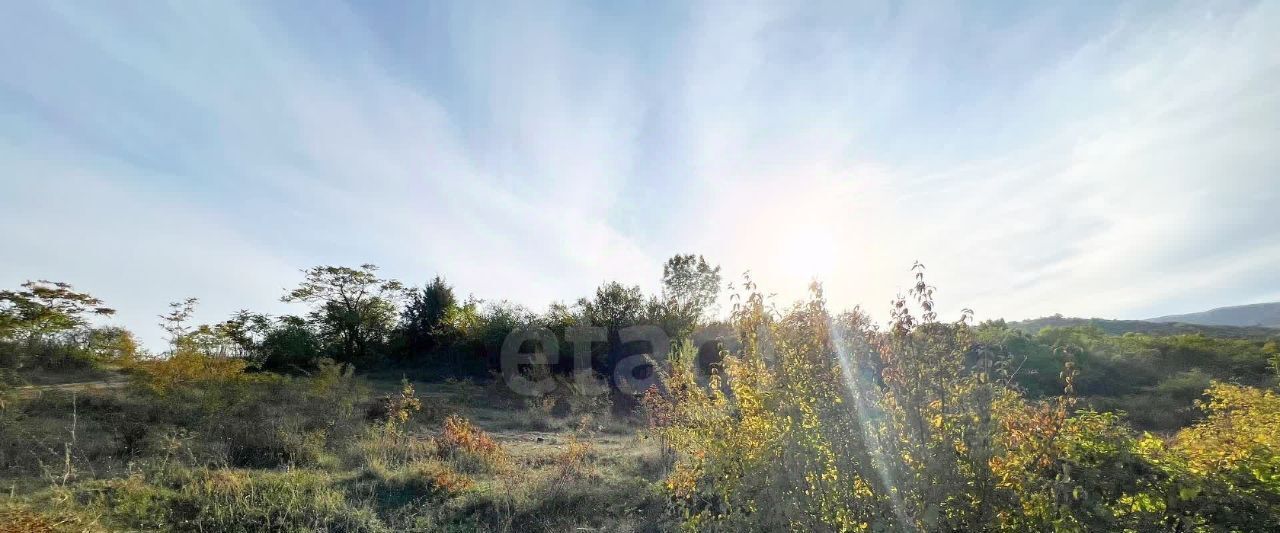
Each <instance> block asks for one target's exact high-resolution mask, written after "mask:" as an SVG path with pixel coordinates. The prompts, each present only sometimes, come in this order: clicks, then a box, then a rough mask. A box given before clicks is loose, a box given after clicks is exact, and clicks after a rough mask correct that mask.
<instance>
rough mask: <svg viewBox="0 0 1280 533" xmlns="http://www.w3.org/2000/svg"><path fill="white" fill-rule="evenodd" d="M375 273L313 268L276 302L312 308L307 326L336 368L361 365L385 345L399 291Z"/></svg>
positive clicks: (397, 284) (371, 267) (371, 268)
mask: <svg viewBox="0 0 1280 533" xmlns="http://www.w3.org/2000/svg"><path fill="white" fill-rule="evenodd" d="M377 270H378V267H377V266H374V265H370V264H365V265H361V266H360V267H359V268H350V267H339V266H317V267H313V268H310V269H307V270H304V271H303V274H305V279H303V281H302V283H300V284H299V285H298V287H297V288H295V289H293V290H291V291H289V292H288V293H286V294H285V295H284V296H283V297H282V298H281V301H284V302H303V303H308V304H312V305H313V306H314V308H313V309H312V311H311V320H312V322H313V323H315V324H316V325H317V326H319V329H320V333H321V335H322V336H323V337H324V338H325V339H326V341H328V342H329V343H330V344H331V346H333V348H334V351H335V352H336V354H335V355H336V356H337V359H338V360H339V361H341V362H358V361H359V362H366V361H369V360H370V359H373V358H374V356H375V354H376V351H377V350H378V349H379V348H380V347H381V346H382V345H383V344H385V342H386V340H387V335H388V333H389V332H390V331H391V329H392V327H393V325H394V323H395V316H396V302H397V301H398V300H399V299H400V298H402V297H403V295H404V286H403V285H402V284H401V283H400V282H398V281H395V280H389V279H382V278H380V277H378V274H377Z"/></svg>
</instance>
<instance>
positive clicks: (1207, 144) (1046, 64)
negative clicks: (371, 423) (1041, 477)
mask: <svg viewBox="0 0 1280 533" xmlns="http://www.w3.org/2000/svg"><path fill="white" fill-rule="evenodd" d="M380 4H381V3H380ZM1276 27H1280V4H1278V3H1276V2H1248V1H1244V2H1222V3H1213V4H1204V3H1195V2H1187V3H1167V2H1120V3H1116V4H1115V5H1105V6H1104V5H1097V4H1084V3H1068V4H1064V5H1061V6H1047V5H1041V4H1027V5H1023V4H1016V3H1009V4H1004V5H996V4H985V5H976V6H968V7H965V8H964V9H962V6H958V5H957V6H939V5H937V4H935V3H929V2H922V3H906V4H896V3H895V4H880V3H856V4H837V5H829V6H822V7H813V6H795V5H789V4H786V3H772V4H741V3H732V4H716V3H697V2H695V3H685V2H671V3H658V4H649V3H646V4H637V5H630V6H628V5H617V4H615V3H561V2H551V3H530V4H525V3H512V4H504V3H497V4H494V5H488V6H481V5H478V4H473V3H465V2H461V3H456V4H452V5H449V4H445V3H412V2H409V3H405V4H404V5H402V6H388V5H374V4H366V3H355V2H352V3H346V2H340V1H319V2H308V3H305V4H287V3H261V2H235V1H227V2H208V3H181V4H174V5H161V4H131V5H128V6H120V5H116V4H95V3H91V2H59V3H35V2H10V3H6V4H4V5H0V47H2V49H3V50H5V51H7V52H8V53H6V54H0V169H3V172H4V175H3V176H4V177H3V178H0V247H2V249H3V250H4V260H3V261H0V286H3V287H6V288H9V287H14V286H17V285H18V284H20V283H22V282H23V281H26V280H28V279H39V278H47V279H53V280H60V281H67V282H70V283H73V284H74V285H75V286H76V287H77V288H80V289H83V290H86V291H89V292H91V293H93V294H94V295H97V296H99V297H101V298H102V299H104V300H105V301H106V302H107V303H108V304H109V305H111V306H113V307H115V308H117V309H118V310H119V311H120V313H119V315H118V316H117V317H116V318H115V319H114V320H113V321H114V322H115V323H119V324H122V325H125V326H127V327H129V328H131V329H133V330H135V331H136V332H137V333H138V334H139V335H140V337H141V338H142V339H143V340H144V341H145V342H146V343H147V344H148V345H149V346H151V347H153V348H154V347H156V346H157V345H158V342H159V339H160V338H161V332H160V330H159V328H158V327H157V326H156V325H155V322H157V320H156V319H155V315H157V314H160V313H161V312H163V311H164V310H165V307H166V304H167V302H169V301H173V300H178V299H181V298H185V297H188V296H195V297H198V298H200V299H201V302H202V303H201V307H200V308H199V310H198V313H197V316H196V318H197V320H198V321H201V322H216V321H219V320H223V319H225V318H226V317H227V316H228V315H229V314H230V313H231V312H233V311H235V310H237V309H241V308H248V309H252V310H256V311H263V312H270V313H274V314H281V313H301V312H302V308H301V307H300V306H291V305H286V304H282V303H280V302H279V301H278V299H279V297H280V295H281V294H282V293H283V291H284V289H285V288H287V287H292V286H293V285H294V284H296V283H297V282H298V280H299V279H300V278H301V274H300V273H299V270H300V269H303V268H307V267H309V266H313V265H318V264H335V265H358V264H361V263H374V264H377V265H379V266H381V267H382V272H383V273H384V274H385V275H387V276H389V277H394V278H397V279H401V280H403V281H405V282H406V283H409V284H415V285H420V284H422V283H425V282H426V281H427V280H429V279H430V278H431V277H432V276H434V275H436V274H441V275H444V276H446V277H447V278H448V279H449V281H450V282H451V283H453V284H454V285H455V287H456V288H457V290H458V291H459V292H460V293H461V294H462V295H466V294H468V293H470V294H474V295H476V296H477V297H480V298H484V299H509V300H512V301H515V302H519V303H521V304H524V305H526V306H528V307H530V308H531V309H534V310H542V309H544V308H545V306H546V305H547V303H549V302H551V301H572V300H574V299H576V298H577V297H579V296H583V295H587V294H589V293H591V291H592V290H593V289H594V288H595V287H596V286H597V285H599V284H600V283H601V282H604V281H608V280H617V281H621V282H623V283H628V284H639V285H641V286H642V287H643V288H645V289H646V290H648V291H654V290H656V288H657V285H658V279H659V277H660V274H661V264H662V262H663V261H664V260H665V259H666V258H667V257H669V256H671V255H673V254H676V253H699V254H703V255H705V256H706V257H707V258H708V259H709V260H711V261H713V262H715V263H718V264H720V265H721V266H722V267H723V272H724V274H725V278H726V280H727V281H734V282H736V281H738V280H739V279H740V277H739V275H740V273H742V272H743V271H746V270H750V271H751V272H752V275H753V277H754V278H755V279H756V281H757V282H758V283H759V284H760V286H761V287H762V289H764V290H765V291H766V292H776V293H777V294H778V299H779V301H780V303H784V304H785V303H786V302H789V301H791V300H793V299H795V298H799V297H802V296H803V295H804V293H805V288H806V287H807V285H808V284H809V282H810V281H811V280H812V279H814V278H815V277H817V278H818V279H820V280H821V281H822V282H823V283H824V288H825V290H826V295H827V297H828V299H829V300H830V302H831V304H832V306H833V307H836V308H847V307H852V306H853V305H856V304H862V306H863V308H864V309H866V310H867V311H869V312H871V313H872V314H873V315H874V316H881V317H883V311H884V309H886V308H887V304H888V302H889V300H890V299H891V298H892V297H893V296H894V294H896V293H899V292H902V291H904V290H905V288H906V287H907V286H908V285H909V283H910V282H911V275H910V272H909V267H910V266H911V264H912V263H913V262H914V261H916V260H919V261H920V262H922V263H924V264H925V265H927V266H928V278H929V281H930V282H931V283H932V284H934V285H936V286H938V288H939V292H938V295H937V296H938V301H939V305H940V310H941V311H942V313H943V315H944V316H948V315H949V314H954V312H955V311H957V310H958V309H960V308H964V307H968V308H972V309H974V310H975V311H976V314H977V315H976V316H977V318H978V319H979V320H981V319H987V318H998V317H1004V318H1009V319H1022V318H1030V317H1037V316H1045V315H1050V314H1053V313H1062V314H1065V315H1069V316H1099V317H1106V318H1146V317H1153V316H1158V315H1166V314H1173V313H1182V312H1190V311H1199V310H1204V309H1209V308H1213V307H1221V306H1226V305H1236V304H1246V303H1253V302H1262V301H1273V300H1280V224H1276V222H1275V209H1276V206H1278V205H1280V151H1278V150H1276V148H1275V147H1276V143H1277V140H1280V135H1278V134H1280V35H1277V33H1276V32H1275V28H1276ZM721 307H722V308H727V304H726V303H725V302H723V301H722V302H721Z"/></svg>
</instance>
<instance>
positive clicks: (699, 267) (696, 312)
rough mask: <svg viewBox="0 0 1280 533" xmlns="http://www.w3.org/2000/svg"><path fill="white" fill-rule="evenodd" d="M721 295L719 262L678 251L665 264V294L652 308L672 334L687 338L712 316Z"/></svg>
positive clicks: (663, 268) (663, 289) (663, 286)
mask: <svg viewBox="0 0 1280 533" xmlns="http://www.w3.org/2000/svg"><path fill="white" fill-rule="evenodd" d="M719 296H720V267H719V266H712V265H711V264H709V263H707V260H706V259H705V258H703V257H702V256H700V255H698V256H695V255H693V254H688V255H675V256H673V257H671V259H668V260H667V263H666V264H665V265H663V266H662V297H661V299H660V300H659V301H658V302H657V304H658V305H656V306H654V311H653V312H656V313H658V317H659V321H660V322H662V323H663V324H662V325H663V326H664V327H665V328H666V329H667V330H668V331H667V332H668V333H669V334H671V335H672V336H674V337H679V338H687V337H688V336H689V335H690V334H692V333H693V329H694V328H695V327H697V325H698V324H700V323H702V322H703V321H705V320H709V319H711V318H712V315H713V314H714V313H715V305H716V299H717V298H718V297H719Z"/></svg>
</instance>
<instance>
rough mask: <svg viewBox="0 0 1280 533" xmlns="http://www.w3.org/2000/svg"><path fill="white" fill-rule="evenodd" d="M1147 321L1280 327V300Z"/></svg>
mask: <svg viewBox="0 0 1280 533" xmlns="http://www.w3.org/2000/svg"><path fill="white" fill-rule="evenodd" d="M1147 320H1148V321H1149V322H1181V323H1184V324H1199V325H1202V326H1264V327H1272V328H1280V302H1271V303H1265V304H1252V305H1235V306H1231V307H1219V308H1217V309H1210V310H1208V311H1202V312H1199V313H1187V314H1185V315H1169V316H1161V317H1156V318H1149V319H1147Z"/></svg>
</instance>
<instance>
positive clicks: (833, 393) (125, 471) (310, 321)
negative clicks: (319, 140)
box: [0, 256, 1280, 531]
mask: <svg viewBox="0 0 1280 533" xmlns="http://www.w3.org/2000/svg"><path fill="white" fill-rule="evenodd" d="M916 274H917V278H916V283H915V285H914V286H913V288H912V290H911V291H910V293H909V294H908V295H906V296H905V297H903V298H900V299H898V301H896V302H895V303H894V305H893V306H892V309H891V311H892V319H891V321H890V322H889V323H888V324H887V325H886V326H884V327H883V328H881V327H877V326H876V325H875V324H874V323H873V321H872V320H871V319H870V318H868V316H867V315H865V314H863V313H862V312H860V311H859V310H857V309H855V310H853V311H849V312H833V311H831V310H829V309H828V307H827V303H826V301H825V299H824V298H823V295H822V290H821V287H820V286H818V285H815V286H814V287H813V289H812V294H811V296H810V297H809V298H808V299H807V300H805V301H802V302H798V303H796V304H795V305H793V306H791V307H789V308H786V309H785V310H783V311H778V310H777V307H776V306H775V304H774V302H772V301H770V299H769V298H768V297H766V296H765V295H764V294H763V293H762V291H761V290H759V289H758V288H757V287H756V286H755V285H754V284H753V283H752V282H751V280H750V279H749V278H748V279H745V280H744V281H743V283H741V284H739V287H740V289H741V291H740V293H738V294H736V295H735V296H734V297H733V299H732V301H731V306H730V309H729V313H728V316H727V318H726V319H725V320H723V321H721V320H719V319H718V318H717V317H718V316H720V314H719V312H718V308H717V298H716V296H717V295H718V293H719V290H720V288H721V284H722V280H721V278H720V272H719V268H718V267H715V266H713V265H710V264H709V263H707V262H706V260H705V259H702V258H700V257H696V256H677V257H675V258H672V260H670V261H668V263H667V264H666V265H665V268H664V272H663V278H662V281H663V290H662V292H661V293H660V294H657V295H652V296H647V295H645V294H644V293H643V292H642V291H641V290H640V289H639V288H638V287H631V286H626V285H622V284H619V283H607V284H604V285H602V286H601V287H600V288H599V289H598V290H597V291H596V292H595V294H594V295H592V296H591V297H589V298H583V299H580V300H578V301H577V302H574V303H573V304H559V303H557V304H553V305H551V306H550V307H549V308H548V310H547V311H546V312H545V313H534V312H531V311H529V310H526V309H524V308H521V307H519V306H516V305H512V304H509V303H505V302H482V301H478V300H475V299H460V298H458V297H456V296H455V295H454V289H453V288H452V287H451V286H449V284H448V283H447V282H446V281H445V280H444V279H443V278H441V277H436V278H434V279H432V280H431V281H430V282H429V283H427V284H426V285H425V286H423V287H421V288H406V285H405V284H402V283H400V282H398V281H395V280H388V279H383V278H381V277H379V275H378V274H377V269H376V268H375V267H373V266H372V265H364V266H362V267H359V268H346V267H316V268H313V269H309V270H307V271H305V272H304V281H303V282H302V283H301V284H300V285H299V287H297V288H296V289H292V290H289V291H287V292H286V293H285V295H284V299H285V300H286V301H291V302H298V303H300V304H304V305H307V306H308V307H309V310H308V312H307V313H306V314H304V315H299V316H284V317H272V316H267V315H263V314H258V313H253V312H250V311H242V312H239V313H236V314H235V315H234V316H232V317H230V318H229V319H227V320H225V321H223V322H220V323H216V324H195V323H193V322H192V317H193V316H194V312H195V310H196V306H197V305H198V300H196V299H194V298H191V299H185V300H182V301H179V302H175V303H174V304H173V305H172V306H171V308H170V309H169V311H168V312H167V313H165V314H163V315H161V316H160V319H161V323H162V325H163V326H164V328H165V329H166V331H168V332H169V334H170V345H169V346H168V347H167V349H166V350H165V351H164V352H163V353H160V354H150V353H147V352H146V351H145V350H143V349H141V348H140V347H139V346H138V344H137V343H136V342H135V341H134V340H133V337H132V335H131V334H130V333H129V332H128V331H126V330H123V329H120V328H113V327H97V326H94V325H93V321H92V320H91V318H93V317H95V316H99V317H105V316H110V314H111V312H112V311H111V310H110V309H109V308H106V307H104V305H103V302H100V301H98V300H97V299H96V298H94V297H92V296H90V295H89V294H87V293H83V292H79V291H77V290H75V289H74V288H73V287H71V286H70V285H66V284H61V283H57V284H55V283H50V282H38V283H31V284H27V285H24V286H23V287H22V288H20V289H17V290H13V291H0V372H3V374H2V375H0V482H3V486H2V487H0V488H4V489H5V491H4V492H5V495H4V496H0V531H7V530H16V531H58V530H67V531H94V530H102V531H110V530H127V531H138V530H142V531H440V530H456V531H472V530H482V531H566V530H574V529H586V530H609V531H620V530H621V531H664V530H673V529H687V530H698V531H705V530H733V531H737V530H816V531H859V530H866V531H883V530H926V531H956V530H964V531H977V530H1007V531H1025V530H1080V531H1098V530H1107V531H1110V530H1130V531H1171V530H1172V531H1270V530H1276V529H1280V396H1277V391H1276V386H1277V375H1278V373H1280V349H1278V348H1277V339H1276V337H1274V336H1250V335H1241V336H1235V337H1232V338H1225V337H1220V336H1210V335H1206V334H1175V335H1156V334H1150V333H1133V332H1129V333H1123V334H1115V333H1114V332H1107V331H1104V330H1102V329H1099V328H1096V327H1090V326H1078V325H1074V326H1066V327H1053V326H1050V327H1044V328H1041V329H1037V330H1034V331H1026V330H1025V329H1020V327H1015V326H1011V325H1009V324H1006V323H1004V322H1002V321H995V322H985V323H982V324H973V323H972V321H971V320H970V319H969V314H968V313H965V314H964V315H963V316H962V317H961V318H960V319H959V320H958V321H956V322H944V321H941V320H940V319H939V318H938V316H937V314H936V312H935V311H934V298H933V296H934V289H933V288H932V287H930V286H929V285H928V284H926V283H925V281H924V278H923V271H922V269H920V270H918V271H917V272H916ZM586 325H595V326H602V327H603V328H604V330H603V332H602V333H601V337H600V338H595V339H591V340H592V342H587V343H575V342H572V339H573V338H575V337H574V335H579V334H580V331H581V330H580V329H578V328H579V327H580V326H586ZM636 325H657V326H658V327H660V328H661V329H662V330H663V331H664V332H666V333H667V334H668V335H669V336H670V338H672V339H673V343H674V349H673V350H670V356H668V357H662V356H661V355H662V353H665V352H666V351H667V350H664V349H663V348H665V347H654V346H650V345H646V344H645V343H643V342H634V341H628V342H624V339H629V338H630V337H627V333H626V331H627V328H629V327H630V326H636ZM531 327H540V328H545V329H546V330H547V331H550V332H551V333H552V334H554V335H555V336H556V337H557V338H558V339H562V341H561V342H559V344H558V346H559V347H558V350H559V354H558V355H559V356H560V360H559V361H560V363H558V364H552V365H548V366H534V367H531V368H525V367H521V369H520V370H521V372H522V373H523V374H526V375H527V376H529V377H540V378H543V379H545V380H547V381H546V382H545V383H548V384H554V385H555V386H554V387H550V388H548V391H549V392H547V393H546V394H544V395H540V396H532V397H531V396H521V395H519V394H515V393H514V391H513V390H511V389H509V388H508V387H507V386H506V384H505V381H504V380H502V379H497V378H496V376H495V375H494V374H493V373H494V372H495V371H497V370H499V369H500V360H501V357H500V351H501V348H502V346H503V343H504V341H506V339H507V337H508V335H509V334H510V333H511V332H512V331H517V330H522V329H527V328H531ZM708 332H709V333H708ZM529 344H530V345H529V346H528V347H527V348H529V349H532V350H542V349H546V348H547V345H545V344H540V343H529ZM581 349H585V352H579V351H577V350H581ZM636 354H644V355H645V358H644V359H643V360H644V361H647V363H646V365H647V367H646V368H647V370H648V371H649V372H654V373H656V375H657V380H656V381H655V385H654V386H652V387H651V388H649V389H648V390H646V391H644V392H643V393H641V394H631V393H626V392H622V390H620V389H619V387H618V385H619V383H611V380H615V379H622V378H617V377H616V376H615V372H614V370H615V369H616V368H618V367H619V365H620V364H623V361H627V360H628V358H629V357H631V356H634V355H636ZM579 356H585V357H586V359H587V362H588V365H589V368H590V371H589V372H588V374H589V375H587V376H586V377H587V378H590V379H584V377H583V376H581V375H576V374H573V373H572V371H573V370H574V368H573V367H572V365H571V363H572V362H573V361H574V358H575V357H579ZM535 374H536V375H535ZM598 384H605V385H613V386H608V387H597V386H595V385H598Z"/></svg>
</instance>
